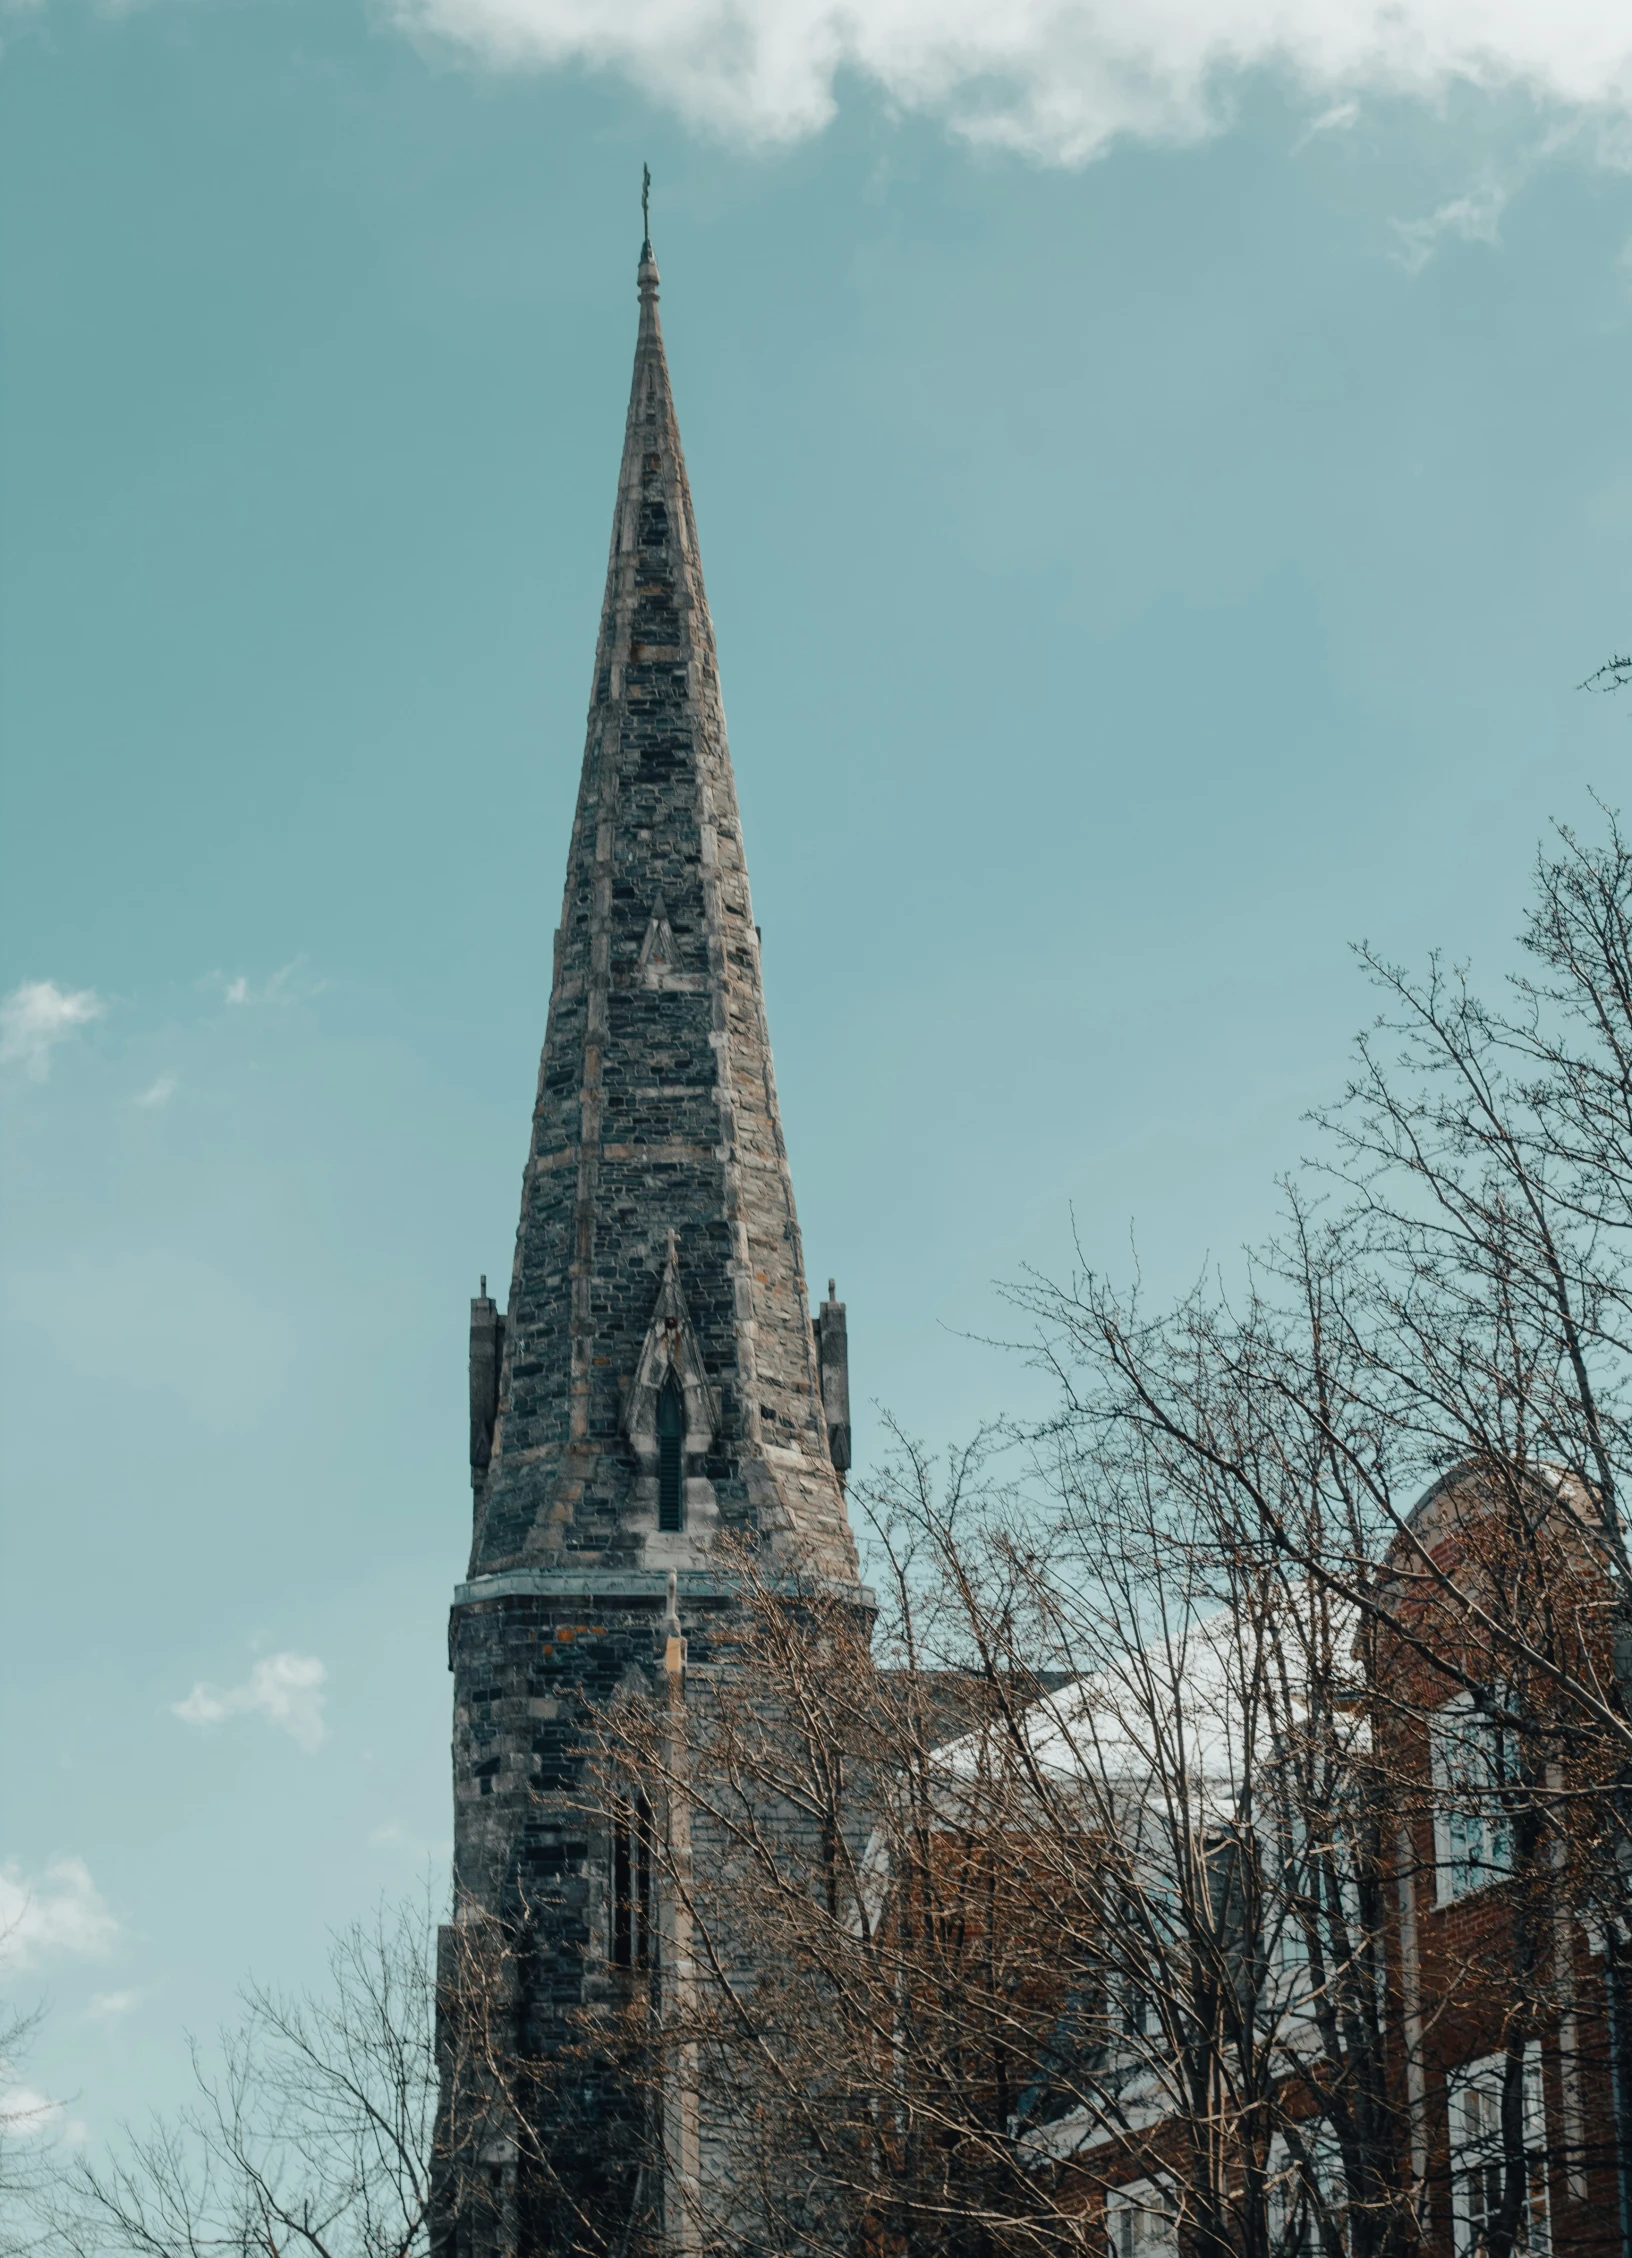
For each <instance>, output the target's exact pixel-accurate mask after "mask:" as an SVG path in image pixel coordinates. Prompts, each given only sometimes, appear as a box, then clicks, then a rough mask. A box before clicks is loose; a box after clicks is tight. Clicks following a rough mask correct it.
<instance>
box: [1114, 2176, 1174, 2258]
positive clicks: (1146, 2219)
mask: <svg viewBox="0 0 1632 2258" xmlns="http://www.w3.org/2000/svg"><path fill="white" fill-rule="evenodd" d="M1105 2242H1106V2248H1107V2250H1108V2251H1109V2253H1110V2258H1179V2228H1178V2221H1177V2219H1176V2218H1175V2217H1174V2214H1173V2199H1172V2197H1171V2196H1170V2195H1169V2193H1168V2191H1167V2189H1166V2188H1162V2187H1158V2186H1156V2184H1155V2182H1154V2181H1152V2180H1136V2181H1135V2182H1134V2184H1133V2185H1132V2187H1113V2188H1112V2189H1111V2190H1110V2191H1109V2193H1108V2194H1107V2195H1106V2198H1105Z"/></svg>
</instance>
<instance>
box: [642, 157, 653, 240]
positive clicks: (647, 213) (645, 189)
mask: <svg viewBox="0 0 1632 2258" xmlns="http://www.w3.org/2000/svg"><path fill="white" fill-rule="evenodd" d="M640 232H641V234H642V235H643V236H644V237H645V249H646V250H648V251H650V249H651V247H652V168H651V166H650V165H642V166H641V168H640Z"/></svg>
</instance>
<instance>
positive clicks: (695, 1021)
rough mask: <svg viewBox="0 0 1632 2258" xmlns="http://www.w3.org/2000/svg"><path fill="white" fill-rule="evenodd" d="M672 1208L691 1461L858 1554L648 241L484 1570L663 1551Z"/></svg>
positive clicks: (759, 1504) (490, 1481)
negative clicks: (786, 1134)
mask: <svg viewBox="0 0 1632 2258" xmlns="http://www.w3.org/2000/svg"><path fill="white" fill-rule="evenodd" d="M671 1231H672V1232H673V1233H674V1234H675V1238H676V1243H677V1247H678V1254H679V1263H680V1274H681V1278H682V1282H683V1286H684V1291H685V1296H686V1302H687V1306H688V1309H689V1312H690V1316H691V1319H692V1322H693V1324H694V1326H695V1327H696V1330H697V1334H698V1337H699V1340H700V1342H701V1346H702V1353H703V1358H704V1362H705V1364H706V1367H707V1370H708V1374H709V1378H710V1381H711V1383H712V1385H713V1388H714V1392H715V1395H716V1397H717V1401H718V1406H719V1422H718V1431H717V1432H716V1434H715V1435H714V1437H713V1438H712V1443H711V1447H710V1449H709V1451H708V1452H707V1454H706V1463H705V1462H704V1460H703V1458H702V1457H701V1456H699V1457H698V1458H697V1459H696V1460H695V1461H694V1462H693V1463H691V1464H689V1465H688V1468H687V1472H688V1474H689V1475H690V1476H692V1477H706V1478H707V1480H708V1481H709V1482H710V1483H711V1484H712V1486H713V1493H714V1499H715V1502H716V1505H717V1508H718V1513H719V1521H720V1525H721V1527H722V1528H724V1529H726V1530H732V1531H736V1532H739V1533H742V1534H748V1535H752V1536H754V1537H756V1538H759V1539H763V1540H765V1541H766V1542H768V1543H770V1544H771V1545H772V1546H774V1547H776V1548H778V1549H786V1548H796V1549H798V1550H799V1551H800V1552H802V1553H803V1554H804V1555H805V1556H806V1557H807V1558H808V1559H810V1560H812V1561H814V1562H815V1564H817V1565H819V1566H820V1567H821V1568H822V1569H823V1570H824V1572H826V1573H828V1574H832V1575H835V1576H839V1577H846V1578H848V1577H853V1576H854V1574H855V1553H854V1547H853V1545H852V1542H851V1538H850V1532H849V1527H848V1523H847V1520H846V1517H845V1511H844V1501H843V1495H842V1492H841V1489H840V1487H839V1484H838V1481H837V1479H836V1477H835V1475H834V1471H833V1468H832V1464H831V1460H830V1457H829V1451H828V1441H827V1432H826V1424H825V1421H824V1417H823V1412H822V1401H821V1390H820V1382H819V1375H818V1372H817V1367H816V1360H815V1351H814V1345H813V1342H812V1337H811V1325H810V1318H809V1299H808V1294H807V1289H806V1282H805V1275H804V1260H803V1254H802V1250H801V1246H800V1239H799V1228H798V1223H797V1220H796V1217H795V1212H794V1203H793V1190H792V1185H791V1182H790V1180H789V1174H788V1167H787V1156H786V1152H785V1149H784V1146H783V1140H782V1130H781V1123H780V1120H779V1117H778V1111H777V1101H776V1086H775V1079H774V1075H773V1071H772V1065H771V1052H770V1044H769V1039H768V1035H767V1031H766V1025H765V1012H764V1004H763V998H762V992H761V985H760V965H759V939H758V934H757V932H756V930H755V925H754V917H753V908H752V903H751V899H750V895H749V888H748V872H747V865H746V861H745V859H744V854H743V844H742V834H741V825H740V820H739V816H738V811H737V799H736V789H735V784H734V781H733V777H732V771H731V761H730V755H729V752H728V750H727V746H726V735H725V721H724V714H723V711H722V707H721V702H720V691H719V680H718V674H717V670H716V663H715V647H714V633H713V627H712V623H711V621H710V619H709V613H708V605H707V599H706V597H705V595H704V591H703V580H702V571H701V566H700V563H699V560H698V552H697V535H696V526H695V522H694V520H693V515H692V506H691V496H690V491H689V488H688V485H687V480H686V470H685V463H684V459H683V457H682V454H681V448H680V439H679V433H678V430H677V428H676V424H675V415H674V403H673V398H672V394H671V391H670V386H669V376H668V368H667V364H666V360H665V356H664V350H663V340H662V333H661V329H660V327H659V323H658V315H657V271H656V267H655V265H653V264H652V263H651V262H650V261H649V260H648V261H647V262H646V263H644V264H643V266H642V269H641V318H640V334H639V342H638V344H637V348H636V356H635V372H634V383H633V388H632V392H631V398H630V406H629V420H628V426H627V432H626V438H625V445H624V455H623V463H622V469H621V473H620V477H619V484H618V499H617V508H616V513H615V519H614V525H613V534H612V550H611V558H610V562H609V566H608V573H607V586H606V598H605V604H604V608H603V613H602V620H601V632H600V641H599V647H598V650H597V653H596V664H595V679H594V688H593V700H592V704H591V709H590V716H589V729H588V738H587V743H586V747H585V753H584V765H583V775H582V781H581V785H580V789H579V796H578V806H577V813H576V817H575V820H574V824H573V831H572V842H571V848H570V853H569V860H568V869H567V881H566V890H565V896H564V900H563V905H562V914H561V925H560V929H559V932H558V934H557V937H556V955H555V972H554V981H553V986H552V992H551V997H550V1009H549V1022H548V1031H547V1034H546V1038H545V1043H544V1052H543V1058H542V1061H541V1064H540V1069H539V1080H538V1096H537V1103H536V1107H535V1111H534V1116H533V1136H532V1146H531V1151H530V1154H529V1158H528V1164H527V1169H526V1173H525V1177H524V1181H523V1187H522V1207H521V1220H520V1227H519V1230H518V1232H517V1238H516V1255H515V1266H514V1271H513V1275H512V1280H511V1288H510V1300H509V1309H508V1313H507V1334H506V1342H505V1355H504V1364H503V1371H502V1377H501V1383H500V1401H499V1411H498V1422H497V1428H496V1431H495V1435H494V1439H493V1450H492V1460H491V1465H490V1467H489V1468H488V1470H487V1474H486V1479H485V1482H484V1483H483V1484H481V1485H480V1487H479V1490H478V1509H477V1526H476V1532H475V1544H474V1549H473V1554H472V1560H471V1571H472V1573H473V1574H476V1575H479V1574H482V1573H485V1572H488V1571H491V1570H495V1569H500V1568H507V1567H515V1566H529V1567H535V1568H549V1567H554V1566H559V1567H590V1566H614V1565H616V1566H638V1565H641V1564H643V1562H644V1563H648V1564H649V1563H650V1561H651V1559H652V1555H651V1553H650V1551H643V1549H642V1546H643V1541H644V1540H643V1537H642V1535H641V1533H640V1532H638V1531H632V1530H631V1529H630V1526H629V1521H628V1510H629V1505H630V1498H631V1491H632V1487H633V1485H634V1482H635V1479H636V1476H637V1472H638V1469H637V1467H636V1464H635V1461H634V1459H633V1457H632V1455H631V1453H630V1450H629V1447H628V1445H627V1444H626V1442H625V1441H624V1439H623V1435H622V1431H621V1420H622V1413H623V1404H624V1396H625V1391H626V1390H627V1387H628V1385H629V1381H630V1378H631V1375H632V1374H633V1371H634V1368H635V1365H636V1361H637V1358H638V1356H639V1353H640V1349H641V1345H642V1342H643V1340H644V1338H645V1335H646V1331H647V1327H648V1324H649V1322H650V1320H651V1316H652V1309H653V1303H654V1297H655V1294H656V1291H657V1285H658V1280H659V1277H660V1275H661V1272H662V1269H663V1264H664V1259H665V1253H666V1248H667V1241H668V1234H669V1233H670V1232H671Z"/></svg>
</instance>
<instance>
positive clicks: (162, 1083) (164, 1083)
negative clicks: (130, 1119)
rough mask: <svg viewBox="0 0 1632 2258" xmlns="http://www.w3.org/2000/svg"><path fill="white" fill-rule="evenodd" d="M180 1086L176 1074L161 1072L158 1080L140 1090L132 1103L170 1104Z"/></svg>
mask: <svg viewBox="0 0 1632 2258" xmlns="http://www.w3.org/2000/svg"><path fill="white" fill-rule="evenodd" d="M179 1087H180V1084H179V1082H178V1081H177V1078H176V1076H175V1075H173V1074H161V1075H160V1076H159V1078H158V1080H157V1081H156V1082H150V1083H149V1084H148V1086H147V1088H146V1089H145V1090H138V1091H137V1093H136V1096H135V1097H134V1098H133V1099H132V1101H131V1103H132V1104H133V1105H142V1106H161V1105H168V1104H169V1103H170V1100H171V1099H172V1098H173V1097H174V1096H175V1094H176V1091H177V1089H178V1088H179Z"/></svg>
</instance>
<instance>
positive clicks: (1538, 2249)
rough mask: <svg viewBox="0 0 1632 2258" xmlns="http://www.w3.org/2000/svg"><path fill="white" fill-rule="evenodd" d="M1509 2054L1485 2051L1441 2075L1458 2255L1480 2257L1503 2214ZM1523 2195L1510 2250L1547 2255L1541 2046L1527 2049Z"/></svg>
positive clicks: (1536, 2256) (1532, 2256) (1533, 2044)
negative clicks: (1480, 2057) (1504, 2092)
mask: <svg viewBox="0 0 1632 2258" xmlns="http://www.w3.org/2000/svg"><path fill="white" fill-rule="evenodd" d="M1505 2069H1506V2057H1505V2056H1504V2055H1500V2054H1487V2055H1486V2056H1485V2057H1484V2059H1483V2060H1482V2061H1479V2062H1468V2063H1465V2064H1464V2065H1463V2067H1462V2068H1461V2069H1460V2070H1452V2071H1451V2072H1450V2073H1449V2075H1448V2076H1447V2078H1446V2081H1445V2098H1446V2107H1447V2110H1448V2112H1449V2116H1450V2134H1451V2232H1452V2240H1453V2242H1454V2244H1455V2248H1456V2258H1483V2254H1484V2253H1485V2252H1486V2251H1487V2250H1488V2249H1489V2248H1490V2237H1491V2231H1492V2229H1493V2228H1494V2226H1495V2225H1496V2223H1497V2220H1498V2219H1499V2217H1500V2215H1501V2208H1502V2195H1503V2191H1504V2188H1505V2185H1506V2181H1507V2157H1506V2152H1505V2150H1504V2148H1503V2144H1502V2079H1503V2075H1504V2072H1505ZM1523 2078H1524V2102H1523V2127H1524V2129H1523V2136H1522V2137H1523V2141H1524V2174H1525V2185H1524V2194H1523V2198H1522V2200H1521V2203H1520V2206H1519V2219H1518V2229H1517V2232H1516V2234H1515V2237H1514V2242H1513V2247H1514V2249H1515V2250H1523V2251H1528V2252H1529V2253H1530V2258H1548V2254H1549V2253H1550V2252H1551V2250H1552V2247H1553V2242H1552V2231H1551V2228H1550V2226H1549V2223H1548V2218H1547V2117H1546V2106H1545V2103H1544V2101H1543V2098H1542V2087H1541V2050H1540V2048H1539V2047H1538V2046H1537V2044H1536V2042H1535V2040H1534V2039H1532V2040H1531V2042H1530V2044H1529V2045H1528V2046H1527V2047H1526V2048H1525V2050H1524V2069H1523Z"/></svg>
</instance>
